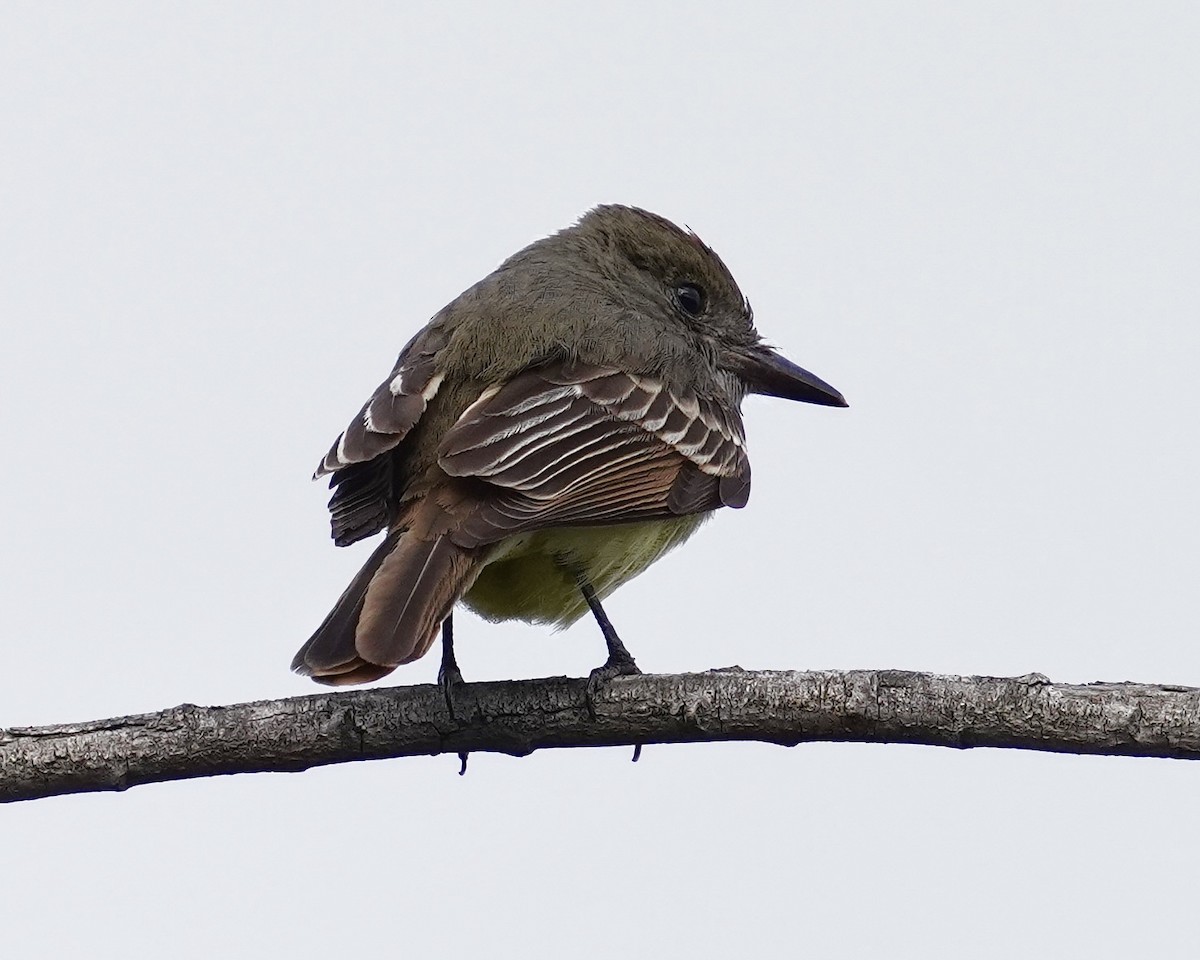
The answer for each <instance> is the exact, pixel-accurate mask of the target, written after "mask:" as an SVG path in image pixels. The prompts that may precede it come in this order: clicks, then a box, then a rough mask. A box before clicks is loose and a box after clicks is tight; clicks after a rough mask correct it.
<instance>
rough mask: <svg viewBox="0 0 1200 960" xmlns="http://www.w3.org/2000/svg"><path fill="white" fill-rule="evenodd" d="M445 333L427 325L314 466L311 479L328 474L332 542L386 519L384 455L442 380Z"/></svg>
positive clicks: (351, 538) (388, 485) (388, 486)
mask: <svg viewBox="0 0 1200 960" xmlns="http://www.w3.org/2000/svg"><path fill="white" fill-rule="evenodd" d="M446 341H447V336H446V333H445V332H444V331H443V330H441V329H440V328H438V327H436V326H429V327H426V328H425V329H424V330H422V331H421V332H420V333H418V334H417V335H416V336H415V337H413V339H412V340H410V341H409V342H408V344H407V345H406V346H405V347H404V349H403V350H401V351H400V356H399V358H398V359H397V360H396V366H395V367H394V368H393V369H392V372H391V374H390V375H389V376H388V378H387V379H386V380H385V381H384V382H383V383H381V384H380V385H379V388H378V389H377V390H376V391H375V392H374V393H373V394H372V395H371V399H369V400H368V401H367V402H366V403H365V404H363V408H362V409H361V410H360V411H359V412H358V416H356V417H355V418H354V419H353V420H352V421H351V423H350V426H348V427H347V428H346V429H345V430H344V431H342V433H341V435H340V436H339V437H338V438H337V440H335V441H334V444H333V446H332V447H331V448H330V450H329V452H328V453H327V454H326V455H325V458H324V459H323V460H322V461H321V463H320V465H319V466H318V467H317V470H316V473H314V474H313V479H314V480H315V479H317V478H319V477H323V476H326V475H327V474H333V477H332V479H331V480H330V483H329V485H330V486H331V487H333V488H335V490H334V494H333V497H332V499H330V501H329V513H330V525H331V527H332V531H333V539H334V542H335V543H336V544H337V545H338V546H343V547H344V546H346V545H347V544H351V543H354V542H355V541H356V540H361V539H362V538H363V537H369V536H371V535H372V534H374V533H377V532H378V531H380V530H382V529H383V528H384V527H385V526H386V525H387V523H388V520H389V515H388V513H389V505H390V502H391V494H392V467H393V463H392V457H391V456H387V454H389V453H390V452H391V451H392V450H394V449H395V448H396V447H397V446H398V445H399V444H400V442H401V441H402V440H403V439H404V438H405V436H407V434H408V432H409V431H410V430H412V428H413V427H414V426H415V425H416V423H417V421H418V420H420V419H421V415H422V414H423V413H424V412H425V408H426V406H428V404H429V401H430V400H432V399H433V398H434V396H435V395H436V394H437V391H438V388H439V387H440V386H441V384H442V376H441V374H440V373H438V372H437V368H436V357H437V354H438V352H439V351H440V350H441V349H442V348H443V347H444V346H445V345H446Z"/></svg>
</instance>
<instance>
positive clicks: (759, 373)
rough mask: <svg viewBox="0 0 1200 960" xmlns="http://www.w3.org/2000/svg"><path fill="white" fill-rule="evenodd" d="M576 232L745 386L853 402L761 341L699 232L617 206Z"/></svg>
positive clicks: (836, 403) (597, 212)
mask: <svg viewBox="0 0 1200 960" xmlns="http://www.w3.org/2000/svg"><path fill="white" fill-rule="evenodd" d="M574 230H575V231H576V232H577V234H578V235H581V236H582V237H583V238H585V239H586V240H588V241H590V243H591V244H592V245H594V247H595V248H596V249H597V250H598V251H604V253H605V255H603V256H599V257H597V261H598V263H599V264H600V265H601V266H602V267H604V268H606V269H607V270H609V271H611V273H612V276H611V278H610V279H611V280H612V281H613V282H614V283H616V284H620V285H621V287H622V289H625V290H628V291H629V292H630V294H631V295H633V296H636V297H637V298H639V300H640V301H641V302H642V303H644V304H646V305H647V307H652V308H653V313H654V315H655V316H656V317H660V318H663V319H665V320H666V321H667V322H670V323H677V324H680V325H682V326H683V327H685V328H686V329H687V330H688V331H689V332H690V333H692V334H693V335H695V336H696V337H697V338H698V340H699V341H700V342H702V343H704V344H706V345H707V346H708V347H709V350H708V352H709V353H710V354H711V356H712V360H713V362H714V363H715V364H716V366H717V367H719V368H720V369H723V370H726V371H728V372H730V373H732V374H734V375H735V376H736V377H738V378H739V379H740V380H741V381H742V383H743V384H744V385H745V388H746V390H747V392H749V393H761V394H766V395H768V396H773V397H783V398H785V399H788V400H800V401H802V402H804V403H818V404H823V405H825V406H830V407H845V406H848V404H847V403H846V400H845V398H843V397H842V395H841V394H840V393H839V392H838V391H837V390H835V389H834V388H833V387H831V386H830V385H829V384H827V383H826V382H825V381H824V380H822V379H820V378H819V377H817V376H815V375H813V374H811V373H809V372H808V371H807V370H804V369H803V368H801V367H798V366H796V364H794V363H792V362H791V361H790V360H788V359H786V358H785V357H783V356H781V355H780V354H779V353H777V352H776V351H775V350H774V349H772V348H771V347H769V346H768V345H767V344H765V343H763V341H762V338H761V337H760V336H759V334H758V331H757V330H756V329H755V328H754V314H753V311H751V309H750V303H749V301H748V300H746V298H745V297H744V296H742V292H741V290H739V289H738V285H737V282H736V281H735V280H734V279H733V275H732V274H731V273H730V272H729V268H728V267H726V266H725V264H724V263H723V262H722V261H721V258H720V257H718V256H717V255H716V253H714V252H713V250H712V249H711V248H710V247H708V246H706V245H705V244H704V243H703V242H702V241H701V240H700V238H699V237H697V236H696V235H695V234H694V233H691V232H689V231H686V230H681V229H680V228H679V227H677V226H675V224H673V223H671V221H669V220H666V219H664V218H663V217H660V216H658V215H656V214H653V213H649V212H648V211H646V210H641V209H638V208H637V207H626V206H620V205H617V204H606V205H604V206H600V207H596V208H595V209H594V210H592V211H590V212H589V213H587V214H586V215H585V216H584V217H583V218H582V219H581V220H580V221H579V224H578V225H577V226H576V227H575V228H574ZM613 254H615V256H614V255H613ZM646 312H649V311H646Z"/></svg>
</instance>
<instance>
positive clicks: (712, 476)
mask: <svg viewBox="0 0 1200 960" xmlns="http://www.w3.org/2000/svg"><path fill="white" fill-rule="evenodd" d="M438 462H439V464H440V466H441V468H442V469H443V470H445V471H446V473H448V474H450V475H451V476H454V477H464V478H466V477H474V478H478V479H480V480H483V481H486V482H487V484H488V489H487V491H486V493H485V494H484V495H482V496H479V497H474V498H471V501H470V502H471V507H470V509H469V515H468V516H463V517H461V522H460V524H459V525H458V527H457V529H456V531H455V533H454V534H453V538H454V540H455V541H456V542H457V543H459V544H460V545H462V546H474V545H478V544H481V543H489V542H495V541H497V540H500V539H502V538H503V537H505V536H508V535H510V534H512V533H516V532H520V531H522V530H531V529H538V528H541V527H548V526H564V525H572V526H574V525H579V526H584V525H593V524H607V523H625V522H631V521H637V520H649V519H655V518H668V517H673V516H680V515H683V514H687V513H696V512H701V511H705V510H713V509H716V508H717V507H721V506H737V507H740V506H743V505H744V504H745V502H746V497H747V495H748V493H749V486H750V467H749V463H748V461H747V459H746V452H745V439H744V432H743V429H742V422H741V416H740V413H739V411H738V410H737V407H736V405H729V409H726V406H725V405H719V404H717V403H716V402H714V401H713V400H711V399H709V398H705V397H698V396H697V395H696V394H695V393H694V392H691V391H672V390H669V389H667V388H666V387H665V386H664V385H663V384H662V383H661V382H659V381H657V380H654V379H651V378H648V377H641V376H635V375H633V374H628V373H623V372H622V371H619V370H614V369H611V368H603V367H595V366H591V365H587V364H582V363H562V364H555V365H550V366H547V367H543V368H540V369H537V370H530V371H526V372H525V373H523V374H521V375H519V376H517V377H514V378H513V379H512V380H510V381H509V382H507V383H505V384H503V385H500V386H493V387H490V388H488V390H486V391H484V393H483V394H482V395H481V396H480V397H479V399H478V400H477V401H476V402H475V403H473V404H472V405H471V406H470V407H468V408H467V409H466V411H464V413H463V414H462V416H461V417H460V418H459V420H458V421H457V422H456V423H455V425H454V426H453V427H452V428H451V429H450V430H449V431H448V432H447V434H446V436H445V438H444V439H443V441H442V444H441V447H440V448H439V459H438Z"/></svg>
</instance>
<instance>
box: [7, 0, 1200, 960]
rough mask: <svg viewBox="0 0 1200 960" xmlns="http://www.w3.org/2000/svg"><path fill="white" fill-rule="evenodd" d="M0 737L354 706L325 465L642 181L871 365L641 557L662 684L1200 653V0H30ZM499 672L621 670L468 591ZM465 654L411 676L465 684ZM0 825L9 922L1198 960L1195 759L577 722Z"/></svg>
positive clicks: (805, 328)
mask: <svg viewBox="0 0 1200 960" xmlns="http://www.w3.org/2000/svg"><path fill="white" fill-rule="evenodd" d="M2 19H3V26H2V28H0V110H2V115H0V322H2V323H3V341H2V342H3V350H2V353H0V384H2V389H3V394H2V400H3V402H2V403H0V423H2V433H0V437H2V438H3V442H4V448H5V455H6V461H7V469H6V471H5V472H4V474H3V479H2V480H0V494H2V502H3V504H4V537H3V539H2V541H0V583H2V584H3V588H2V589H3V608H2V610H3V612H2V614H0V616H2V623H3V634H2V639H0V642H2V643H3V664H4V668H3V671H2V673H0V725H21V724H37V723H51V722H64V721H68V720H82V719H91V718H96V717H103V716H110V715H118V714H126V713H132V712H138V711H147V710H154V709H158V708H161V707H167V706H172V705H174V704H177V703H179V702H183V701H188V702H196V703H209V704H215V703H228V702H234V701H241V700H250V699H260V698H271V697H283V696H291V695H297V694H304V693H309V692H315V688H313V687H312V686H311V685H310V684H309V683H308V682H307V681H305V680H303V679H302V678H299V677H296V676H293V675H292V674H290V673H289V672H288V670H287V665H288V662H289V660H290V658H291V656H292V654H293V652H294V650H295V648H296V647H297V646H298V645H299V644H300V643H301V642H302V641H303V640H304V639H305V638H306V637H307V636H308V634H309V632H310V631H311V630H312V629H313V627H314V626H315V625H316V624H317V623H318V622H319V621H320V619H321V618H322V617H323V616H324V614H325V612H326V610H327V608H328V607H329V606H330V605H331V603H332V602H333V600H334V599H335V598H336V597H337V595H338V594H339V593H340V591H341V590H342V588H343V586H344V585H345V583H346V582H347V581H348V580H349V578H350V576H351V575H352V573H353V571H354V570H355V569H356V568H357V567H358V565H359V564H360V563H361V562H362V560H363V559H364V557H365V555H366V553H367V552H368V551H369V549H370V547H369V546H367V545H359V546H358V547H357V548H353V549H349V550H345V551H339V550H336V549H334V548H333V546H332V545H331V544H330V543H329V541H328V539H327V526H326V516H325V511H324V502H325V499H326V492H325V490H324V487H323V485H317V484H310V483H309V482H308V475H309V473H310V472H311V470H312V469H313V467H314V466H315V464H316V462H317V460H318V458H319V457H320V456H321V455H322V454H323V453H324V451H325V450H326V448H327V446H328V444H329V443H330V442H331V441H332V440H333V438H334V437H335V436H336V435H337V433H338V432H339V431H340V430H341V429H342V427H343V426H345V424H346V423H347V422H348V421H349V418H350V417H351V416H352V415H353V414H354V412H355V411H356V410H357V409H358V407H359V405H360V403H361V402H362V401H363V400H364V399H365V397H366V396H367V395H368V393H369V392H370V391H371V390H372V389H373V388H374V386H375V385H376V384H377V383H378V382H379V381H380V380H381V379H382V378H383V376H384V375H385V374H386V373H387V371H388V370H389V369H390V366H391V364H392V362H393V360H394V357H395V354H396V352H397V351H398V350H399V348H400V346H401V345H402V344H403V343H404V342H405V340H407V339H408V337H409V336H410V335H411V334H412V332H414V331H415V330H416V329H417V328H418V327H419V326H421V325H422V324H423V323H424V322H425V321H426V320H427V319H428V318H429V317H430V316H431V315H432V314H433V313H434V312H435V311H436V310H437V309H439V308H440V307H441V306H442V305H443V304H444V303H446V302H447V301H448V300H450V299H451V298H452V297H454V296H455V295H456V294H457V293H458V292H459V291H460V290H461V289H463V288H464V287H466V286H468V285H469V284H471V283H472V282H474V281H475V280H476V279H478V278H479V277H480V276H482V275H483V274H485V273H486V272H488V271H489V270H490V269H492V268H493V267H494V266H495V265H496V264H497V263H498V262H499V261H500V260H501V259H503V258H504V257H505V256H507V255H508V254H510V253H512V252H513V251H515V250H516V249H518V248H519V247H521V246H523V245H524V244H526V243H528V242H530V241H531V240H533V239H535V238H537V237H539V236H542V235H544V234H546V233H549V232H552V231H553V230H555V229H558V228H560V227H562V226H565V225H566V224H568V223H570V222H571V221H572V220H574V219H575V218H576V217H577V216H578V215H579V214H581V213H582V212H583V211H585V210H586V209H588V208H589V207H590V206H592V205H594V204H596V203H600V202H623V203H633V204H638V205H641V206H645V207H647V208H650V209H652V210H654V211H656V212H659V213H661V214H663V215H665V216H668V217H670V218H672V219H674V220H676V221H678V222H681V223H686V224H688V225H690V226H691V227H692V228H693V229H695V230H696V231H697V232H698V233H699V234H700V235H701V236H702V237H703V238H704V239H705V240H706V241H707V242H708V243H710V244H711V245H713V246H714V247H715V248H716V249H717V250H718V252H719V253H720V254H721V255H722V256H723V257H724V258H725V260H726V262H727V263H728V264H729V266H730V267H731V269H732V270H733V273H734V275H735V276H736V277H737V278H738V280H739V282H740V283H741V285H742V287H743V289H744V290H745V292H746V293H747V294H748V295H749V297H750V299H751V300H752V302H753V304H754V306H755V311H756V316H757V320H758V325H759V328H760V330H761V331H762V332H763V333H764V335H766V336H767V337H768V338H770V339H771V340H772V341H773V342H775V343H776V344H778V345H779V346H780V347H781V348H782V349H783V350H784V351H785V352H786V353H787V354H788V355H789V356H791V357H792V358H793V359H794V360H796V361H797V362H799V363H801V364H803V365H804V366H806V367H809V368H810V369H812V370H813V371H814V372H816V373H817V374H819V375H820V376H822V377H824V378H826V379H828V380H829V381H830V382H832V383H833V384H835V385H836V386H837V387H838V388H839V389H841V390H842V391H843V392H844V393H845V394H846V396H847V397H848V398H849V400H850V402H851V404H852V406H851V408H850V409H849V410H847V411H840V410H830V409H823V408H816V407H808V406H802V405H791V404H787V403H785V402H783V401H772V400H763V399H760V398H752V399H751V400H749V401H748V402H747V404H746V410H745V413H746V419H747V424H748V430H749V434H750V442H751V450H752V456H753V462H754V471H755V472H754V492H753V496H752V498H751V503H750V506H749V507H748V508H747V509H746V510H744V511H741V512H734V511H725V515H722V516H720V517H718V518H717V519H715V520H714V521H713V522H712V523H711V524H709V526H708V527H707V528H706V529H705V530H704V531H703V533H702V534H701V535H699V536H698V537H697V538H696V539H695V540H693V541H692V542H691V543H690V544H689V545H688V546H687V547H686V548H685V549H683V550H681V551H679V552H678V553H677V554H674V555H672V556H671V557H669V558H668V559H666V560H664V561H663V562H662V563H661V564H660V565H658V566H657V567H655V568H654V569H653V570H652V571H651V572H649V573H647V574H646V575H645V576H644V577H643V578H641V579H640V580H638V581H636V582H634V583H633V584H630V585H629V586H627V587H626V588H624V589H623V590H622V591H620V592H619V593H617V594H616V595H615V596H614V597H613V599H612V600H611V601H610V604H609V612H610V614H611V615H612V617H613V619H614V621H615V622H616V624H617V625H618V627H619V628H620V629H621V632H622V634H623V635H624V637H625V639H626V641H627V642H628V643H629V645H630V647H631V649H632V651H633V652H634V654H635V655H636V656H637V658H638V661H639V663H640V664H641V665H642V666H643V668H645V669H647V670H650V671H657V672H676V671H683V670H701V669H706V668H709V667H717V666H725V665H728V664H731V663H735V662H736V663H738V664H741V665H742V666H743V667H746V668H771V667H776V668H818V667H838V668H851V667H900V668H909V669H919V670H935V671H942V672H949V673H965V674H994V675H1011V674H1020V673H1025V672H1028V671H1031V670H1038V671H1041V672H1043V673H1046V674H1048V675H1049V676H1051V677H1052V678H1054V679H1056V680H1063V681H1089V680H1139V681H1159V682H1172V683H1180V684H1191V685H1200V643H1198V642H1197V634H1198V632H1200V612H1198V606H1197V590H1196V585H1197V575H1198V574H1200V507H1198V505H1197V490H1198V488H1200V455H1198V454H1197V437H1198V428H1200V404H1198V403H1197V396H1196V394H1197V378H1198V372H1200V282H1198V276H1200V271H1198V270H1197V264H1198V262H1200V79H1198V77H1200V69H1198V68H1197V65H1196V63H1197V60H1196V56H1197V55H1196V49H1197V47H1196V37H1197V35H1198V31H1200V15H1198V14H1197V8H1196V7H1195V5H1193V4H1187V3H1179V4H1170V3H1157V4H1153V5H1151V4H1105V3H1088V4H1082V3H1080V4H1047V3H1042V2H1038V3H1027V4H1014V3H1007V2H1005V3H994V4H980V3H974V4H963V3H945V4H890V3H881V4H874V5H872V4H844V5H843V4H818V5H812V4H799V3H787V4H785V3H779V4H774V5H763V4H759V5H753V4H749V5H748V4H738V5H736V12H735V5H732V4H730V5H716V4H713V5H708V6H702V5H699V4H673V5H663V4H648V5H647V4H640V3H638V4H635V3H628V4H623V3H606V4H603V5H595V4H591V5H583V4H575V5H568V4H548V5H530V4H525V5H505V6H500V5H475V6H454V7H452V8H443V7H442V6H440V5H435V4H427V5H418V4H407V5H400V4H390V5H389V4H378V3H350V4H347V3H339V4H323V5H318V4H299V3H295V4H283V3H278V4H263V3H258V4H244V3H236V4H213V3H210V4H203V5H197V4H193V5H182V4H162V3H144V4H119V3H109V4H91V5H87V4H59V5H56V6H50V5H45V4H41V3H29V4H16V3H13V4H6V5H5V7H4V11H3V15H2ZM459 637H460V640H459V658H460V661H461V663H462V666H463V669H464V672H465V673H466V675H467V677H468V678H469V679H484V678H506V677H534V676H543V675H553V674H563V673H569V674H573V675H580V674H583V673H585V672H586V671H587V670H588V669H589V668H591V667H592V666H595V665H596V664H597V663H599V662H600V659H602V656H603V650H602V644H601V641H600V638H599V636H598V633H597V631H596V629H595V627H594V625H592V624H590V623H583V624H580V625H578V626H577V627H576V628H573V629H572V630H570V631H567V632H566V633H561V634H557V635H556V634H551V633H550V632H548V631H547V630H545V629H542V628H536V627H529V626H526V625H522V624H508V625H502V626H492V625H488V624H485V623H483V622H481V621H479V620H476V619H473V618H471V617H469V616H466V615H463V616H462V618H461V621H460V626H459ZM436 666H437V664H436V656H431V657H428V658H426V659H425V660H424V661H422V662H419V663H417V664H415V665H413V666H412V667H410V668H407V669H405V670H403V671H401V672H397V673H396V674H395V675H394V676H393V678H392V681H390V682H397V683H418V682H429V681H431V680H432V679H433V677H434V674H435V672H436ZM456 770H457V761H456V760H455V759H454V758H453V757H438V758H420V759H413V760H401V761H393V762H379V763H364V764H355V765H348V766H341V767H335V768H328V769H323V770H318V771H313V772H309V773H304V774H299V775H296V774H291V775H282V774H281V775H262V776H249V777H238V778H222V779H213V780H202V781H192V782H182V783H171V784H163V785H156V786H147V787H140V788H137V789H134V790H132V791H130V792H128V793H126V794H124V795H85V796H76V797H65V798H57V799H50V800H43V801H37V802H33V803H27V804H19V805H15V806H10V807H6V808H4V809H3V810H0V843H2V846H3V852H2V866H0V920H2V926H3V942H4V950H3V952H4V954H5V955H6V956H10V957H20V958H23V960H24V958H42V957H46V958H50V957H55V958H58V957H89V958H91V957H97V958H107V957H122V958H127V957H209V956H222V957H232V958H240V957H276V956H288V957H297V958H307V957H326V956H331V955H335V954H336V955H356V954H361V955H389V956H391V955H398V956H447V957H458V956H470V955H475V956H489V957H500V958H504V957H534V956H573V957H608V956H612V955H623V956H647V955H658V956H718V955H725V956H756V955H763V954H771V955H785V956H809V957H824V956H832V955H837V956H848V957H870V956H888V957H896V958H906V957H922V958H924V957H1009V956H1027V957H1043V956H1045V957H1048V956H1084V955H1087V956H1093V957H1116V956H1143V957H1145V956H1153V955H1159V956H1182V955H1188V954H1192V953H1194V951H1195V949H1196V931H1195V912H1196V903H1197V881H1198V876H1197V866H1196V865H1197V863H1198V862H1200V860H1198V859H1197V858H1198V857H1200V817H1197V815H1196V814H1197V810H1198V809H1200V765H1189V764H1186V763H1182V762H1169V761H1151V760H1128V759H1115V758H1080V757H1069V756H1053V755H1034V754H1024V753H1016V752H998V751H974V752H954V751H947V750H938V749H931V748H906V747H894V746H883V747H868V746H855V745H814V746H805V747H799V748H796V749H792V750H784V749H780V748H774V747H769V746H758V745H696V746H690V747H657V748H655V747H652V748H648V749H647V750H646V751H645V753H644V755H643V758H642V761H641V762H640V763H638V764H637V765H636V766H635V765H633V764H631V763H630V762H629V751H627V750H615V749H614V750H602V751H601V750H591V751H554V752H546V753H542V754H537V755H534V756H532V757H530V758H527V759H523V760H515V759H511V758H506V757H494V756H484V755H477V756H475V757H473V758H472V759H471V764H470V770H469V772H468V775H467V776H466V777H464V778H461V779H460V778H459V777H458V776H456V775H455V773H456Z"/></svg>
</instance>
